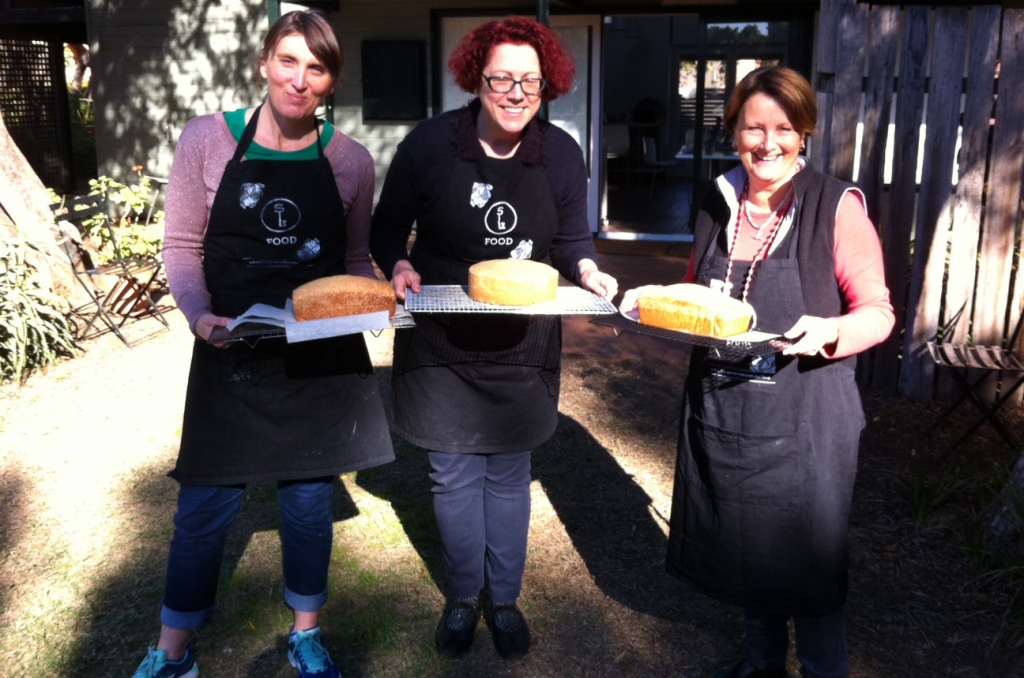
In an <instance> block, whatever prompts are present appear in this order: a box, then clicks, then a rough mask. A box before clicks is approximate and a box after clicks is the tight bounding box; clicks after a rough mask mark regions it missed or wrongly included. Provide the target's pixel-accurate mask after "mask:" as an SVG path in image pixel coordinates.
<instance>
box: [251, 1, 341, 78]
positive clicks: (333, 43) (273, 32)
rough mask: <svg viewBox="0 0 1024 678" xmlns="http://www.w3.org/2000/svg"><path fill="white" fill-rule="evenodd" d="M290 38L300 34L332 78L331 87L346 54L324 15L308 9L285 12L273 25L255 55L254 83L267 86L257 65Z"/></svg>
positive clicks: (339, 75) (339, 71) (338, 75)
mask: <svg viewBox="0 0 1024 678" xmlns="http://www.w3.org/2000/svg"><path fill="white" fill-rule="evenodd" d="M289 35H301V36H302V37H303V39H305V41H306V46H307V47H309V51H310V52H312V53H313V56H315V57H316V58H317V59H319V60H320V61H321V62H323V65H324V67H325V68H326V69H327V72H328V73H330V75H331V85H332V86H334V85H337V84H338V78H340V77H341V69H342V68H343V67H344V66H345V54H344V53H343V52H342V49H341V41H340V40H338V34H337V33H335V32H334V26H333V25H331V22H330V20H329V19H328V18H327V15H326V14H324V13H323V12H322V11H321V10H319V9H307V10H305V11H302V12H298V11H296V12H288V13H287V14H285V15H284V16H282V17H281V18H280V19H278V20H277V21H275V22H274V25H273V26H271V27H270V30H269V31H267V37H266V38H264V40H263V49H261V50H260V52H259V54H257V55H256V82H257V83H259V85H260V87H262V86H263V85H264V84H266V83H265V82H264V81H263V76H262V74H260V64H262V63H263V62H265V61H267V60H268V59H269V58H270V55H271V54H273V53H274V50H275V49H277V45H278V43H280V42H281V40H282V39H283V38H285V37H287V36H289Z"/></svg>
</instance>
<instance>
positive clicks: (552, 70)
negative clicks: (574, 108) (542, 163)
mask: <svg viewBox="0 0 1024 678" xmlns="http://www.w3.org/2000/svg"><path fill="white" fill-rule="evenodd" d="M504 44H511V45H529V46H530V47H533V49H534V51H535V52H537V57H538V59H539V60H540V70H541V75H543V76H544V78H546V79H547V81H548V84H547V87H545V88H544V91H543V92H541V100H543V101H554V100H555V99H557V98H558V97H560V96H562V95H563V94H565V93H566V92H568V91H569V90H570V89H572V82H573V76H574V75H575V74H576V63H575V62H574V61H573V59H572V56H570V54H569V52H568V51H566V49H565V47H563V46H562V43H561V42H559V40H558V38H557V37H556V36H555V34H554V33H552V32H551V29H550V28H548V27H547V26H545V25H544V24H541V23H538V22H536V21H533V20H532V19H527V18H526V17H522V16H513V17H509V18H507V19H503V20H501V21H491V22H489V23H486V24H483V25H482V26H478V27H476V28H474V29H473V30H471V31H470V32H469V33H467V34H466V37H464V38H463V39H462V42H460V43H459V46H458V47H456V48H455V51H454V52H452V56H451V59H449V60H448V70H450V71H451V72H452V74H453V75H454V76H455V84H457V85H458V86H459V87H461V88H462V89H463V90H464V91H466V92H477V91H479V89H480V85H481V83H482V82H483V81H482V80H481V77H482V76H483V73H484V67H485V66H487V62H488V60H489V59H490V57H491V50H493V49H494V48H495V47H497V46H498V45H504Z"/></svg>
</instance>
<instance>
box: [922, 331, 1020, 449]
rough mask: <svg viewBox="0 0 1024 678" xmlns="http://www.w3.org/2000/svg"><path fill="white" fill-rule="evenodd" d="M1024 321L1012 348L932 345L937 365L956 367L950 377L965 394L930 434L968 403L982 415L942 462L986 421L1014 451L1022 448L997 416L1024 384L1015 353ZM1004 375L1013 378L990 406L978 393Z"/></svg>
mask: <svg viewBox="0 0 1024 678" xmlns="http://www.w3.org/2000/svg"><path fill="white" fill-rule="evenodd" d="M1021 320H1024V314H1022V316H1021V318H1019V319H1018V320H1017V326H1016V327H1015V328H1014V330H1013V334H1012V335H1011V336H1010V340H1009V342H1008V343H1007V346H1009V347H1010V348H1009V349H1004V348H1002V347H999V346H971V345H968V344H945V343H940V342H935V341H929V342H928V353H929V354H931V357H932V360H933V361H934V362H935V364H936V366H938V367H950V368H953V369H952V370H951V371H950V374H952V375H953V379H954V381H955V382H956V383H957V385H958V386H959V387H960V390H961V391H962V393H961V395H960V397H959V398H958V399H957V400H956V402H954V403H953V404H952V405H950V406H949V407H948V408H947V409H946V410H945V411H944V412H943V413H942V414H941V415H939V418H938V419H936V420H935V423H934V424H932V425H931V426H930V427H929V428H928V431H927V432H928V434H929V435H930V434H932V433H934V432H935V431H936V430H937V429H938V428H939V426H940V425H941V424H942V423H943V422H947V421H949V415H951V414H952V413H953V412H954V411H955V410H956V409H957V408H959V407H960V406H961V405H962V404H963V403H964V402H966V401H968V400H969V401H970V402H972V403H973V404H974V405H975V407H977V408H978V410H979V411H980V412H981V418H980V419H978V420H977V421H976V422H975V423H974V424H973V425H971V426H970V428H968V429H967V431H965V432H964V433H963V435H961V436H960V438H959V439H958V440H957V441H956V442H955V443H953V444H952V445H951V446H950V447H949V449H947V450H946V451H945V452H943V454H942V456H941V457H940V458H939V459H940V461H941V460H944V459H945V458H946V457H947V456H948V455H949V454H950V453H951V452H953V451H954V450H957V449H959V448H960V447H961V446H962V445H963V444H964V443H965V442H967V440H968V439H969V438H970V437H971V436H972V435H974V433H975V432H977V430H978V429H979V428H981V427H982V425H983V424H985V423H986V422H988V423H989V424H990V425H991V426H992V428H993V429H995V430H996V432H998V433H999V435H1000V436H1001V437H1002V439H1003V440H1004V441H1006V444H1007V445H1009V446H1010V448H1011V449H1013V450H1015V451H1016V450H1018V449H1020V448H1019V446H1018V445H1017V439H1016V438H1015V437H1014V436H1013V434H1012V433H1011V432H1010V430H1009V429H1008V428H1007V427H1006V426H1005V425H1004V424H1003V422H1002V421H1000V420H999V417H998V414H997V413H998V412H999V410H1000V408H1002V407H1003V405H1005V404H1006V403H1008V402H1009V401H1010V398H1011V397H1013V395H1014V394H1015V393H1016V392H1017V389H1018V388H1020V387H1021V385H1024V362H1021V360H1020V358H1019V357H1018V356H1017V355H1016V354H1015V353H1014V352H1013V350H1012V349H1013V348H1014V347H1016V346H1017V338H1018V336H1019V334H1020V328H1021ZM972 372H975V373H980V374H979V375H978V377H977V378H976V379H974V380H973V381H971V379H970V378H969V377H970V375H971V373H972ZM1000 372H1002V373H1006V374H1007V375H1010V376H1008V378H1006V379H1004V381H1003V388H1002V390H1001V392H1000V395H999V397H998V398H997V399H996V400H995V402H993V403H991V404H990V403H987V402H985V400H984V399H983V398H982V397H981V396H979V395H978V391H979V390H980V388H981V387H982V386H983V385H984V384H985V382H986V381H987V380H988V378H989V376H991V375H995V377H996V379H997V380H998V379H999V374H1000ZM1011 379H1016V381H1015V382H1014V383H1013V384H1012V385H1009V382H1010V380H1011Z"/></svg>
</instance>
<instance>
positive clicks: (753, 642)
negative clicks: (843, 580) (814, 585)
mask: <svg viewBox="0 0 1024 678" xmlns="http://www.w3.org/2000/svg"><path fill="white" fill-rule="evenodd" d="M788 621H789V617H788V616H787V615H786V614H785V613H782V612H777V611H774V610H768V609H763V608H754V607H747V608H744V610H743V631H744V637H743V658H744V659H745V660H746V661H747V662H749V663H750V664H751V665H752V666H753V667H754V668H756V669H759V670H762V671H764V670H771V669H777V668H781V667H783V666H785V665H786V653H787V652H788V651H789V632H788V630H787V629H786V623H787V622H788ZM793 628H794V630H795V631H796V656H797V659H799V660H800V666H801V672H802V673H803V676H804V678H846V677H847V676H849V675H850V659H849V656H848V655H847V650H846V617H845V615H844V614H843V609H842V608H840V609H839V610H837V611H836V612H833V613H832V614H829V615H826V616H824V617H794V618H793Z"/></svg>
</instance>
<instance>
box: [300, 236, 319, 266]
mask: <svg viewBox="0 0 1024 678" xmlns="http://www.w3.org/2000/svg"><path fill="white" fill-rule="evenodd" d="M295 256H297V257H298V258H299V261H311V260H313V259H316V258H317V257H319V256H320V240H319V239H317V238H308V239H307V240H306V242H304V243H302V247H300V248H299V251H298V252H296V253H295Z"/></svg>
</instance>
